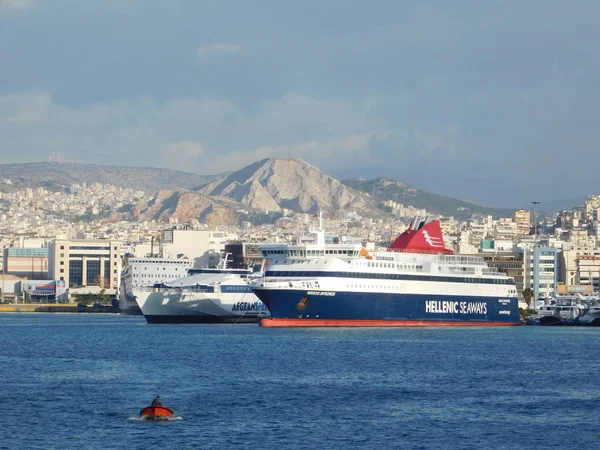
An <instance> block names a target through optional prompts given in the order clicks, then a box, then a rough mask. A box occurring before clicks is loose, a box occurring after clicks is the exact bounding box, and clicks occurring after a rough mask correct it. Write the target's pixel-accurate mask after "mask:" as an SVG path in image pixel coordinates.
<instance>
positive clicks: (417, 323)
mask: <svg viewBox="0 0 600 450" xmlns="http://www.w3.org/2000/svg"><path fill="white" fill-rule="evenodd" d="M515 325H522V323H521V322H461V321H455V322H453V321H445V320H444V321H443V320H335V319H322V320H321V319H273V318H270V319H262V320H261V321H260V326H261V327H502V326H515Z"/></svg>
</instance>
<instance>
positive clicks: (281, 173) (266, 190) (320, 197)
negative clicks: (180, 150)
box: [199, 158, 377, 213]
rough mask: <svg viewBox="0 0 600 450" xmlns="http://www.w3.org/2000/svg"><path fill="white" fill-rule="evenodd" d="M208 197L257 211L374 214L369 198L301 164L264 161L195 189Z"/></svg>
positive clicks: (303, 163)
mask: <svg viewBox="0 0 600 450" xmlns="http://www.w3.org/2000/svg"><path fill="white" fill-rule="evenodd" d="M199 192H200V193H202V194H204V195H208V196H211V197H222V198H228V199H230V200H233V201H235V202H238V203H241V204H243V205H246V206H249V207H251V208H256V209H260V210H270V211H278V210H280V209H283V208H286V209H290V210H293V211H296V212H310V213H313V212H316V211H318V210H330V211H339V210H343V209H347V208H352V209H354V210H358V211H369V210H370V211H374V210H376V208H377V205H376V203H375V201H373V199H372V198H371V197H370V196H369V195H365V194H364V193H361V192H359V191H357V190H355V189H353V188H351V187H349V186H346V185H344V184H343V183H342V182H340V181H339V180H336V179H335V178H332V177H330V176H329V175H327V174H325V173H323V172H321V171H320V170H319V169H318V168H316V167H315V166H313V165H311V164H309V163H307V162H305V161H302V160H286V159H275V158H268V159H263V160H262V161H257V162H255V163H254V164H251V165H249V166H247V167H244V168H243V169H241V170H238V171H237V172H233V173H232V174H230V175H228V176H226V177H223V178H220V179H217V180H214V181H212V182H210V183H208V184H206V185H204V186H201V187H200V188H199Z"/></svg>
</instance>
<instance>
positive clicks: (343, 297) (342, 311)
mask: <svg viewBox="0 0 600 450" xmlns="http://www.w3.org/2000/svg"><path fill="white" fill-rule="evenodd" d="M253 291H254V294H255V295H256V296H257V297H258V298H259V299H260V300H261V301H262V302H263V303H264V304H265V305H266V306H267V308H268V309H269V311H271V316H272V317H273V319H293V321H294V323H295V324H296V322H298V319H300V320H302V319H309V320H311V321H342V322H343V321H382V322H384V321H389V322H403V321H404V322H407V323H408V322H410V323H411V324H413V323H418V324H422V322H431V323H432V324H441V323H444V322H447V323H449V324H460V323H465V324H473V323H481V324H482V325H483V324H515V325H517V324H521V321H520V315H519V309H518V306H517V299H516V298H496V297H466V296H451V295H424V294H391V293H364V292H319V291H295V290H275V289H273V290H270V289H260V288H259V289H254V290H253ZM399 326H401V324H400V323H399Z"/></svg>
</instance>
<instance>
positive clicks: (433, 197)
mask: <svg viewBox="0 0 600 450" xmlns="http://www.w3.org/2000/svg"><path fill="white" fill-rule="evenodd" d="M343 183H344V184H345V185H346V186H348V187H350V188H352V189H356V190H357V191H360V192H363V193H368V194H370V195H371V196H372V197H373V198H374V199H375V200H377V201H378V202H383V201H386V200H393V201H395V202H398V203H402V204H403V205H404V206H408V205H410V206H413V207H415V208H419V209H426V210H427V211H431V212H433V213H437V214H441V215H444V216H454V217H456V218H462V219H468V218H470V217H471V215H473V214H482V215H486V216H487V215H491V216H494V217H510V216H511V215H512V212H513V211H514V210H512V209H501V208H491V207H487V206H482V205H478V204H475V203H471V202H466V201H463V200H458V199H455V198H452V197H446V196H443V195H437V194H432V193H430V192H426V191H422V190H420V189H417V188H414V187H412V186H409V185H407V184H405V183H402V182H400V181H395V180H392V179H390V178H385V177H382V178H376V179H373V180H365V179H363V178H352V179H347V180H343Z"/></svg>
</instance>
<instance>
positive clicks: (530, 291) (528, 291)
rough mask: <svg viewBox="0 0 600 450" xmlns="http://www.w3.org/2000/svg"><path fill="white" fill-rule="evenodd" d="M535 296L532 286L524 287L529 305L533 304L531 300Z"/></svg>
mask: <svg viewBox="0 0 600 450" xmlns="http://www.w3.org/2000/svg"><path fill="white" fill-rule="evenodd" d="M533 297H535V291H534V290H533V289H531V288H525V289H523V299H524V300H525V302H526V303H527V306H530V305H531V300H532V299H533Z"/></svg>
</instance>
